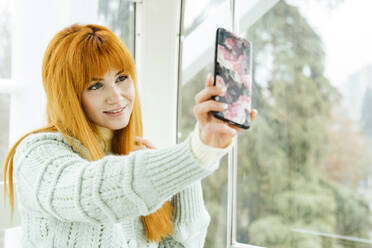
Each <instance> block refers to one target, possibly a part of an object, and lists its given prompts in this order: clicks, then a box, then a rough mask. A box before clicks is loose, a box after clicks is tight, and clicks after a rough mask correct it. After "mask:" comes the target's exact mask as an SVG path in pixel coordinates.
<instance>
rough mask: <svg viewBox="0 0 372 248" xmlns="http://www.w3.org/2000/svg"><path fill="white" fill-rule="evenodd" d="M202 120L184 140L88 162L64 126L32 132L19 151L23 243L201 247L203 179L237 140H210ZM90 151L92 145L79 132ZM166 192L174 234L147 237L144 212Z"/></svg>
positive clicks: (204, 227)
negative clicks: (216, 143) (218, 143)
mask: <svg viewBox="0 0 372 248" xmlns="http://www.w3.org/2000/svg"><path fill="white" fill-rule="evenodd" d="M198 131H199V128H198V125H196V126H195V129H194V131H193V132H192V134H190V135H189V136H188V138H187V139H186V140H185V141H184V142H182V143H180V144H177V145H174V146H171V147H168V148H162V149H154V150H150V149H146V150H140V151H136V152H133V153H131V154H129V155H125V156H123V155H113V154H107V155H106V156H105V157H104V158H102V159H100V160H98V161H93V162H89V161H87V160H86V159H84V158H83V157H82V156H81V154H79V153H78V152H77V151H76V150H75V149H73V147H72V146H71V145H70V144H69V143H68V142H67V140H65V138H64V137H63V136H62V135H61V134H60V133H38V134H32V135H30V136H28V137H26V138H25V139H24V140H23V141H22V142H21V143H20V144H19V146H18V147H17V150H16V153H15V156H14V177H15V180H16V182H17V185H16V188H15V189H16V196H17V199H18V202H19V210H20V215H21V223H22V241H21V243H22V247H24V248H31V247H35V248H39V247H57V248H62V247H63V248H65V247H97V248H98V247H101V248H111V247H115V248H118V247H123V248H124V247H130V248H135V247H138V248H143V247H153V248H154V247H159V248H160V247H186V248H201V247H203V245H204V242H205V237H206V233H207V229H208V225H209V222H210V216H209V214H208V212H207V210H206V208H205V205H204V200H203V193H202V188H201V180H202V179H203V178H205V177H206V176H208V175H210V174H212V173H213V172H214V171H215V170H216V169H217V168H218V167H219V160H220V158H221V157H222V156H223V155H225V154H226V153H227V152H228V151H229V150H230V149H231V147H232V144H230V145H229V146H228V147H227V148H225V149H219V148H214V147H209V146H206V145H205V144H203V143H202V142H201V140H200V138H199V132H198ZM74 141H75V142H77V144H79V146H80V147H81V148H82V150H83V151H84V152H86V151H87V150H86V148H85V147H83V146H82V144H81V143H80V142H79V141H78V140H76V139H74ZM167 200H171V203H172V205H173V206H174V220H173V221H174V222H173V234H172V235H171V236H168V238H167V239H165V240H164V241H162V242H161V243H153V242H148V241H146V234H145V230H144V226H143V224H142V221H141V219H140V216H145V215H148V214H150V213H152V212H154V211H156V210H157V209H158V208H159V207H161V206H162V205H163V203H164V202H165V201H167Z"/></svg>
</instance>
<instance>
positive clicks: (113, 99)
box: [106, 83, 122, 104]
mask: <svg viewBox="0 0 372 248" xmlns="http://www.w3.org/2000/svg"><path fill="white" fill-rule="evenodd" d="M107 91H108V93H107V95H106V102H107V103H108V104H113V103H117V102H120V100H121V93H122V92H121V89H120V88H119V87H118V86H117V85H116V84H115V83H114V84H112V86H110V87H108V90H107Z"/></svg>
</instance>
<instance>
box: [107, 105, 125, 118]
mask: <svg viewBox="0 0 372 248" xmlns="http://www.w3.org/2000/svg"><path fill="white" fill-rule="evenodd" d="M125 108H126V106H124V107H122V108H120V109H116V110H113V111H104V112H103V113H105V114H108V115H111V116H116V115H118V114H120V113H121V112H123V110H124V109H125Z"/></svg>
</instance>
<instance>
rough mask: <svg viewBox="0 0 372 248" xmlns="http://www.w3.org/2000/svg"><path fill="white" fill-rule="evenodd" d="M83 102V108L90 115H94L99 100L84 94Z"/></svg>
mask: <svg viewBox="0 0 372 248" xmlns="http://www.w3.org/2000/svg"><path fill="white" fill-rule="evenodd" d="M81 103H82V106H83V110H84V112H85V114H86V115H87V116H88V117H91V116H92V115H94V112H95V110H96V109H97V106H95V103H97V101H95V100H94V99H93V98H92V97H90V96H88V95H86V94H83V95H82V98H81Z"/></svg>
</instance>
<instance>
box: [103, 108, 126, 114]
mask: <svg viewBox="0 0 372 248" xmlns="http://www.w3.org/2000/svg"><path fill="white" fill-rule="evenodd" d="M123 109H124V107H123V108H121V109H119V110H115V111H108V112H107V113H112V114H115V113H119V112H120V111H122V110H123Z"/></svg>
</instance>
